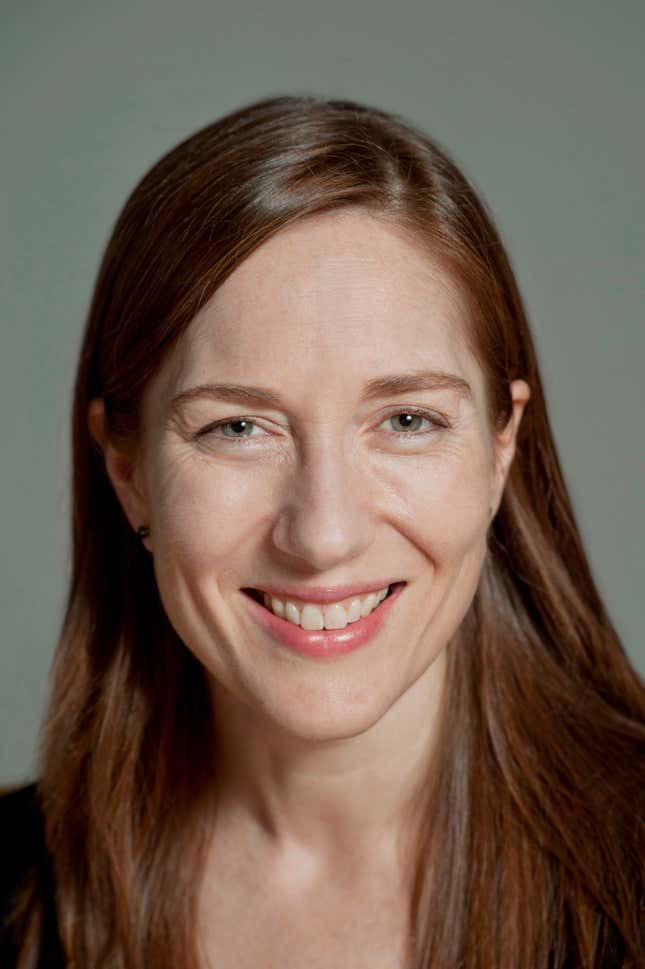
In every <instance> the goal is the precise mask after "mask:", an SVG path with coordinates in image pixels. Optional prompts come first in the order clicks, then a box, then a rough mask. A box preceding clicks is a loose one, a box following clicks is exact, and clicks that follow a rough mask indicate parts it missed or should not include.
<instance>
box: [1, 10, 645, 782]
mask: <svg viewBox="0 0 645 969" xmlns="http://www.w3.org/2000/svg"><path fill="white" fill-rule="evenodd" d="M0 36H1V37H2V40H1V41H0V54H1V56H0V91H2V100H3V107H2V152H1V155H0V166H2V178H1V181H0V185H1V186H2V189H1V191H2V228H1V230H0V232H1V235H0V244H1V246H2V250H1V258H0V274H1V276H2V296H1V299H2V305H1V313H2V316H1V324H0V325H1V326H2V343H1V347H2V351H1V354H0V360H1V368H2V372H1V382H0V388H1V391H0V392H1V394H2V401H1V404H2V411H1V420H2V433H3V442H2V475H1V478H0V489H1V490H0V499H1V507H2V543H1V546H0V555H1V562H0V568H1V570H2V575H1V583H0V589H1V595H2V622H3V634H2V635H3V638H2V647H1V649H0V782H2V783H9V782H12V781H17V780H20V779H22V778H23V777H24V778H26V777H29V776H31V774H32V773H33V770H34V754H35V744H36V735H37V729H38V724H39V720H40V717H41V714H42V709H43V703H44V699H45V691H46V683H47V674H48V669H49V665H50V662H51V659H52V654H53V651H54V647H55V642H56V637H57V635H58V631H59V628H60V623H61V619H62V613H63V605H64V597H65V593H66V586H67V577H68V567H69V531H70V524H69V522H70V487H71V482H70V434H69V425H70V408H71V395H72V385H73V378H74V370H75V365H76V357H77V353H78V348H79V343H80V338H81V332H82V327H83V323H84V318H85V314H86V311H87V308H88V302H89V298H90V293H91V289H92V285H93V282H94V277H95V274H96V271H97V268H98V264H99V260H100V257H101V254H102V250H103V247H104V245H105V243H106V241H107V237H108V234H109V232H110V230H111V227H112V225H113V223H114V220H115V218H116V215H117V213H118V211H119V210H120V208H121V206H122V205H123V203H124V201H125V199H126V196H127V195H128V194H129V192H130V191H131V189H132V188H133V187H134V184H135V182H136V181H138V180H139V178H140V177H141V176H142V175H143V173H144V172H145V171H146V170H147V169H148V168H149V167H150V166H151V165H152V164H153V163H154V162H155V161H156V160H157V159H158V158H159V157H160V156H161V155H162V154H164V153H165V152H166V151H167V150H168V149H169V148H171V147H172V146H173V145H175V144H176V143H177V142H178V141H179V140H180V139H183V138H184V137H186V136H188V135H189V134H191V133H192V132H194V131H195V130H196V129H197V128H199V127H202V126H203V125H205V124H207V123H209V122H211V121H213V120H214V119H215V118H217V117H219V116H221V115H223V114H225V113H227V112H229V111H230V110H232V109H234V108H237V107H240V106H242V105H244V104H247V103H249V102H250V101H254V100H257V99H259V98H264V97H268V96H270V95H277V94H319V95H323V96H325V97H343V98H353V99H355V100H359V101H364V102H366V103H368V104H371V105H374V106H377V107H382V108H385V109H386V110H390V111H393V112H395V113H399V114H402V115H403V116H404V117H406V118H408V119H409V120H410V121H412V122H413V123H415V124H417V125H419V126H420V127H422V128H423V129H424V130H425V131H426V132H428V133H429V134H430V135H431V136H432V137H435V138H436V139H437V140H438V141H439V142H440V143H442V144H443V145H445V146H446V147H447V148H448V150H449V151H450V152H451V154H452V155H453V156H454V157H455V159H456V161H457V163H458V164H459V165H460V166H461V167H462V169H463V170H464V172H465V173H466V174H467V175H468V176H469V177H470V178H471V179H472V180H473V181H474V183H475V185H476V187H477V188H478V189H479V191H480V193H481V194H482V195H483V198H484V200H485V202H486V203H487V204H488V206H489V208H490V209H491V210H492V213H493V215H494V217H495V218H496V220H497V224H498V226H499V229H500V231H501V234H502V238H503V239H504V241H505V243H506V245H507V247H508V249H509V252H510V256H511V259H512V262H513V266H514V268H515V271H516V274H517V277H518V281H519V284H520V288H521V290H522V293H523V295H524V298H525V300H526V304H527V309H528V313H529V317H530V320H531V324H532V327H533V332H534V336H535V341H536V345H537V351H538V355H539V360H540V364H541V368H542V374H543V379H544V384H545V391H546V395H547V403H548V405H549V413H550V417H551V421H552V424H553V428H554V433H555V436H556V440H557V443H558V447H559V451H560V456H561V459H562V464H563V468H564V473H565V476H566V480H567V484H568V487H569V489H570V492H571V496H572V500H573V502H574V508H575V511H576V514H577V517H578V522H579V525H580V527H581V529H582V533H583V538H584V540H585V542H586V547H587V552H588V554H589V557H590V560H591V566H592V569H593V573H594V576H595V579H596V581H597V583H598V586H599V588H600V592H601V594H602V595H603V597H604V599H605V602H606V605H607V608H608V611H609V614H610V616H611V617H612V619H613V621H614V623H615V625H616V627H617V629H618V632H619V634H620V635H621V637H622V638H623V642H624V644H625V648H626V649H627V651H628V653H629V655H630V657H631V658H632V660H633V662H634V664H635V665H636V666H637V667H638V669H639V671H640V672H641V674H643V673H645V643H644V637H643V628H642V627H643V594H644V589H645V583H644V581H643V580H644V578H645V569H644V567H643V559H644V551H643V549H644V547H645V520H644V519H645V516H644V514H643V493H644V485H645V469H644V463H643V462H644V459H643V454H644V451H645V448H644V437H645V435H644V434H643V422H644V420H645V417H644V411H645V408H644V406H643V404H644V393H643V384H644V382H645V376H644V372H645V360H644V354H643V345H644V343H645V327H644V321H643V315H644V313H643V307H644V306H645V292H644V279H645V272H644V266H645V234H644V231H643V226H644V225H645V191H644V188H643V159H644V158H645V126H644V124H643V117H644V116H645V4H643V3H642V0H615V2H614V3H612V4H607V3H605V2H600V0H564V2H563V0H557V2H556V0H541V2H539V3H538V2H536V0H497V2H495V3H491V2H486V0H445V2H442V3H435V2H433V0H416V2H411V0H397V2H395V3H382V2H381V3H379V2H378V0H327V2H326V3H325V4H313V3H303V2H302V0H271V2H269V3H261V2H259V0H255V2H253V3H251V2H249V0H235V2H232V0H224V2H215V0H211V2H204V0H202V2H197V0H184V2H183V3H181V4H179V3H177V2H176V0H172V2H170V0H163V2H160V0H138V2H137V0H134V2H133V0H128V2H127V3H126V2H125V0H110V2H109V3H101V4H99V3H98V2H97V0H94V2H93V3H92V2H88V0H67V2H65V0H61V2H59V3H56V4H52V3H49V2H45V0H13V2H8V0H4V2H3V3H2V7H1V14H0Z"/></svg>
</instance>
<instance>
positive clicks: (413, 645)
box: [115, 210, 528, 823]
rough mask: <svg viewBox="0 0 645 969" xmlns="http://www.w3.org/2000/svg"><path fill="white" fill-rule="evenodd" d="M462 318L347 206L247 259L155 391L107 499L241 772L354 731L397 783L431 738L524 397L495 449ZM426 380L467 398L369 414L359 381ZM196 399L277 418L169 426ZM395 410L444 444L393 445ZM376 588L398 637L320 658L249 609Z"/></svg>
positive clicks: (225, 413) (523, 392)
mask: <svg viewBox="0 0 645 969" xmlns="http://www.w3.org/2000/svg"><path fill="white" fill-rule="evenodd" d="M465 320H466V309H465V306H464V305H463V304H462V302H461V300H460V297H459V293H458V292H457V291H456V290H455V289H454V288H453V284H452V282H451V280H450V279H448V278H447V277H446V276H445V274H444V273H443V272H442V271H441V270H440V269H439V268H438V267H436V266H435V265H433V264H432V263H431V262H430V261H429V259H428V256H427V255H426V254H424V253H423V252H422V251H421V250H420V249H419V248H417V247H416V246H415V245H414V244H413V243H412V242H411V241H410V240H409V239H408V238H406V237H405V236H404V235H403V234H402V233H400V232H399V231H398V230H396V229H394V228H393V227H390V226H386V225H384V224H383V223H380V222H378V221H376V220H375V219H373V218H372V217H371V216H369V215H368V214H367V213H365V212H361V211H360V210H358V211H354V210H347V211H345V212H335V213H329V214H325V215H322V216H315V217H312V218H308V219H305V220H302V221H300V222H298V223H296V224H294V225H293V226H290V227H289V228H287V229H286V230H283V231H282V232H280V233H278V234H277V235H276V236H274V237H273V238H271V239H270V240H268V241H267V242H266V243H264V244H263V245H262V246H261V247H260V248H259V249H258V250H256V251H255V252H254V253H253V254H252V255H251V256H250V257H248V258H247V259H246V261H245V262H244V263H243V264H242V265H241V266H239V267H238V268H237V269H236V271H235V272H234V273H233V274H232V275H231V276H230V277H229V278H228V279H227V280H226V282H225V283H224V284H223V286H222V287H221V288H220V289H219V291H218V292H217V293H216V294H215V295H214V297H213V298H212V299H211V301H210V302H209V303H208V305H207V306H206V307H204V309H203V310H202V311H201V313H200V314H199V315H198V317H197V318H196V319H195V320H194V321H193V323H192V324H191V326H190V328H189V330H188V331H187V333H186V334H185V336H184V338H183V340H182V341H181V343H180V344H179V345H178V346H177V347H176V348H175V349H174V350H173V352H172V353H171V355H170V357H169V358H168V359H167V360H166V362H165V364H164V366H163V368H162V370H161V371H160V372H159V373H158V374H157V375H156V376H155V378H154V380H153V381H152V383H151V384H150V385H149V387H148V388H147V391H146V395H145V399H144V419H145V428H146V448H145V451H144V452H142V457H141V460H140V462H139V465H138V466H137V468H136V474H135V477H134V479H133V482H132V483H131V484H130V483H127V482H123V481H116V480H115V487H116V488H117V491H118V493H119V496H120V497H121V500H122V503H123V506H124V509H125V510H126V513H127V514H128V516H129V518H130V521H131V522H132V525H133V527H134V528H136V527H137V526H138V524H140V523H141V522H147V523H149V525H150V528H151V534H150V537H149V539H147V540H146V545H147V547H148V548H149V550H150V552H151V553H152V555H153V562H154V570H155V575H156V579H157V582H158V585H159V590H160V594H161V598H162V601H163V604H164V607H165V609H166V611H167V613H168V616H169V618H170V621H171V622H172V624H173V625H174V627H175V628H176V630H177V631H178V633H179V635H180V636H181V638H182V639H183V641H184V643H185V644H186V646H187V647H188V648H189V649H190V650H192V652H193V653H194V654H195V656H196V657H197V658H198V659H199V660H200V661H201V662H202V663H203V665H204V667H205V668H206V670H207V671H208V672H209V674H210V676H211V682H212V685H213V690H214V694H215V698H216V715H218V714H217V711H219V721H218V722H219V729H220V731H221V733H222V736H223V737H224V736H229V732H230V737H231V738H236V739H235V741H234V742H235V743H241V741H240V737H243V744H244V753H245V756H248V757H249V758H251V756H252V751H254V750H256V749H259V748H260V747H262V745H263V744H267V743H268V742H269V738H271V742H272V743H273V744H274V745H275V749H278V748H279V749H280V750H281V751H282V752H286V751H289V750H291V751H294V750H297V751H299V752H301V751H302V745H303V743H304V744H309V745H312V744H313V743H314V742H315V743H316V744H317V745H320V744H321V743H322V742H323V741H338V740H341V739H342V738H357V737H358V735H361V737H360V739H361V745H360V747H357V749H356V752H355V755H352V756H355V758H356V759H355V761H352V763H355V764H363V763H365V762H366V761H367V762H371V763H374V764H377V765H383V764H385V762H386V761H387V762H388V764H389V766H388V771H389V772H390V774H394V775H395V776H398V774H397V771H398V772H400V774H401V775H402V774H403V773H405V771H406V770H407V769H408V768H409V767H410V763H408V761H407V760H406V757H405V756H402V753H401V752H402V751H406V750H417V749H418V747H419V744H420V742H421V740H420V738H422V739H425V740H427V739H428V736H429V731H430V730H431V728H432V713H433V711H436V709H437V708H438V702H439V696H440V689H441V685H442V682H443V677H444V673H445V665H446V663H445V659H446V646H447V644H448V643H449V641H450V640H451V638H452V637H453V635H454V634H455V632H456V631H457V629H458V628H459V625H460V623H461V621H462V619H463V617H464V615H465V613H466V611H467V609H468V607H469V605H470V603H471V601H472V598H473V596H474V593H475V590H476V588H477V584H478V580H479V575H480V571H481V567H482V563H483V559H484V555H485V548H486V532H487V528H488V525H489V522H490V515H489V509H490V508H491V506H492V508H493V511H495V510H496V508H497V506H498V504H499V501H500V500H501V494H502V490H503V485H504V482H505V478H506V474H507V472H508V467H509V465H510V462H511V460H512V457H513V453H514V442H515V435H516V431H517V425H518V424H519V420H520V418H521V413H522V409H523V406H524V404H525V402H526V399H527V398H528V388H527V386H526V384H525V383H524V382H523V381H515V382H514V385H513V386H512V392H513V396H514V398H515V408H514V414H513V417H512V418H511V421H510V422H509V428H507V430H506V431H505V432H504V434H503V435H500V436H499V437H498V438H497V439H493V438H492V437H491V431H490V429H489V427H488V425H487V421H486V413H485V407H484V401H485V393H484V383H483V376H482V373H481V371H480V369H479V367H478V365H477V363H476V362H475V360H474V359H473V358H472V357H471V356H470V354H469V352H468V350H467V348H466V343H465V336H464V334H465V330H464V325H465ZM420 368H428V369H441V370H445V371H449V372H452V373H456V374H458V375H460V376H462V377H464V378H465V379H466V380H468V382H469V383H470V385H471V387H472V391H473V399H472V401H469V400H460V399H459V397H458V396H457V394H456V393H455V392H454V391H452V390H432V391H429V390H423V391H414V392H412V393H410V392H407V393H405V394H402V395H397V396H392V397H388V398H383V399H380V400H377V401H371V402H369V403H366V402H361V390H362V387H363V385H364V383H365V382H366V381H367V380H369V379H371V378H373V377H378V376H383V375H386V374H392V373H403V372H406V371H409V370H412V369H420ZM206 381H210V382H224V381H226V382H235V383H242V384H254V385H255V384H259V385H262V386H268V387H271V388H272V389H273V390H275V391H276V392H278V393H279V394H280V395H281V397H282V399H283V401H284V406H283V407H281V408H276V407H266V406H265V407H258V406H257V405H252V406H249V405H248V404H243V403H239V404H238V403H231V402H221V401H213V400H209V399H201V400H199V401H195V402H191V403H190V404H187V405H185V407H184V408H183V410H182V411H181V415H180V416H178V417H172V416H170V415H169V413H168V401H169V400H170V399H171V398H172V397H173V396H174V395H175V394H177V393H178V392H179V391H180V390H182V391H183V390H185V389H187V388H191V387H194V386H196V385H197V384H200V383H202V382H206ZM406 406H409V407H415V406H416V407H421V408H425V409H427V410H428V411H430V412H432V413H435V414H437V415H438V416H439V417H443V418H445V419H446V420H447V421H448V422H449V424H450V425H451V426H450V427H449V428H446V429H442V428H435V429H434V430H433V431H432V432H431V433H428V434H422V435H421V434H419V435H418V436H417V437H412V435H411V434H410V435H409V437H408V439H406V440H402V438H403V435H404V433H405V432H404V431H401V430H399V431H398V432H397V430H396V429H395V428H393V427H392V425H393V424H394V423H395V422H394V421H388V419H387V418H388V417H393V416H394V415H395V414H397V413H399V414H401V413H406ZM241 417H245V418H247V419H249V420H252V421H253V422H254V423H255V424H256V425H257V426H256V427H255V428H254V430H253V432H252V433H253V437H252V438H249V439H248V441H247V442H246V443H238V442H233V441H230V440H228V439H225V438H223V437H222V436H221V429H220V431H218V432H217V435H215V434H212V433H211V434H208V435H204V436H202V437H201V438H199V439H196V438H195V435H196V434H197V432H198V431H200V430H201V429H202V428H205V427H206V426H207V425H208V424H210V423H212V422H214V421H218V420H228V421H234V420H236V419H240V418H241ZM416 423H417V425H418V423H419V422H416ZM423 429H428V426H427V425H426V424H424V427H423ZM229 433H230V432H229ZM495 459H496V460H495ZM380 579H385V580H397V579H400V580H405V581H406V582H407V583H408V585H407V588H406V589H405V591H404V593H403V595H402V596H401V597H400V599H399V602H398V604H397V606H396V607H395V609H394V610H393V612H392V615H391V618H390V621H389V622H388V623H387V624H386V626H385V628H384V629H383V630H382V632H381V633H380V634H379V637H378V640H375V641H373V642H371V643H369V644H368V645H367V646H364V647H362V648H361V649H359V650H357V651H356V652H354V653H350V654H348V655H346V656H342V657H338V658H336V659H335V660H333V661H331V662H330V661H322V662H321V661H320V660H312V659H307V658H304V657H300V656H298V655H295V654H292V653H290V652H288V651H287V650H286V649H282V648H280V647H279V646H277V644H276V643H275V642H274V641H273V640H271V639H270V638H269V637H268V635H267V634H266V633H264V631H263V630H262V629H261V628H260V627H259V626H258V625H257V623H256V622H255V620H254V619H253V618H252V616H251V614H250V613H249V610H248V609H247V604H246V602H245V600H244V597H243V595H242V593H241V592H240V588H241V587H245V586H254V587H255V586H261V585H262V584H268V583H274V584H279V583H285V584H289V583H309V584H311V585H325V584H329V585H335V584H341V583H349V582H361V581H365V580H380ZM232 742H233V741H232ZM224 746H225V745H224ZM318 749H320V750H322V748H321V747H320V746H319V747H318ZM330 749H331V748H330ZM330 756H331V755H330ZM334 756H336V755H334ZM334 764H335V762H334V761H332V760H330V761H329V762H328V769H329V774H331V773H333V770H334ZM318 768H321V762H318ZM326 769H327V768H326V767H324V766H323V767H322V768H321V770H322V773H324V772H325V770H326ZM361 777H362V778H363V780H364V776H363V775H361ZM394 787H396V782H395V784H394ZM377 790H379V786H378V782H377V781H376V779H374V781H373V784H372V786H371V787H370V785H369V784H367V785H366V786H365V787H364V790H362V791H361V793H360V794H359V791H358V790H356V791H354V792H350V796H353V797H354V798H355V800H361V797H362V801H363V802H364V803H362V809H363V810H364V812H365V811H369V810H370V805H369V803H368V798H369V797H372V804H375V803H376V801H374V799H373V794H374V792H375V791H377ZM330 803H331V802H330ZM345 808H347V811H348V812H349V801H348V802H347V803H346V804H345ZM299 810H300V811H303V808H302V801H300V802H299ZM294 813H295V814H296V818H297V813H296V812H294ZM294 823H297V820H296V821H295V822H294Z"/></svg>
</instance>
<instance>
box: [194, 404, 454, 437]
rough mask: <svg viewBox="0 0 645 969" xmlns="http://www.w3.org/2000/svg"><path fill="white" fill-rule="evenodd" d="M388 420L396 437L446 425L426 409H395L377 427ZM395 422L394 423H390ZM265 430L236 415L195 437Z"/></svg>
mask: <svg viewBox="0 0 645 969" xmlns="http://www.w3.org/2000/svg"><path fill="white" fill-rule="evenodd" d="M388 421H389V422H390V428H391V429H392V430H394V433H395V435H396V436H398V437H420V436H422V435H423V434H428V433H430V432H431V431H436V430H440V429H441V428H445V427H447V426H448V425H447V423H446V422H445V421H444V420H442V419H440V418H439V417H437V415H435V414H431V413H430V412H428V411H417V410H402V411H397V412H395V413H394V414H390V415H389V417H386V418H385V419H384V420H383V421H382V422H381V424H379V427H381V426H382V425H383V424H384V423H386V422H388ZM423 421H425V422H426V425H429V427H426V428H425V429H422V425H423ZM392 422H395V423H392ZM227 428H231V430H232V431H233V433H232V434H227V433H225V431H226V429H227ZM253 428H258V430H261V431H262V434H261V435H258V434H252V431H253ZM216 431H219V432H220V433H219V434H216V435H215V432H216ZM265 433H266V432H265V431H264V430H263V429H262V428H261V427H260V426H259V424H256V422H255V421H252V420H249V418H247V417H238V418H235V419H234V420H228V421H216V422H215V423H214V424H209V425H208V426H207V427H204V428H202V430H201V431H199V432H198V433H197V437H204V436H206V435H215V436H217V437H219V438H220V439H221V438H223V439H224V440H227V441H246V440H248V439H249V438H251V437H258V436H260V437H261V436H262V435H263V434H265Z"/></svg>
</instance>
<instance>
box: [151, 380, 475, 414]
mask: <svg viewBox="0 0 645 969" xmlns="http://www.w3.org/2000/svg"><path fill="white" fill-rule="evenodd" d="M416 390H452V391H455V392H456V393H457V394H458V395H459V397H460V398H464V399H472V388H471V386H470V384H469V383H468V381H467V380H464V378H463V377H460V376H458V375H457V374H455V373H447V372H446V371H444V370H412V371H407V372H406V373H399V374H389V375H387V376H384V377H374V378H373V379H372V380H368V382H367V383H366V384H365V387H364V389H363V394H362V399H363V400H369V401H372V400H376V399H378V398H379V397H388V396H391V395H394V394H405V393H409V392H411V391H416ZM202 397H208V398H210V399H213V400H230V401H241V402H243V403H246V404H265V405H266V404H270V405H271V406H272V407H282V406H283V404H284V402H283V400H282V398H281V397H280V395H279V394H278V393H276V392H275V391H273V390H270V389H269V388H268V387H257V386H249V385H246V384H228V383H227V384H213V383H207V384H199V385H198V386H197V387H191V388H190V389H188V390H183V391H182V392H181V393H179V394H177V395H176V396H175V397H173V399H172V401H171V402H170V406H171V409H172V410H173V411H175V410H177V409H178V408H180V407H181V406H182V405H183V404H186V403H188V402H189V401H193V400H198V399H200V398H202Z"/></svg>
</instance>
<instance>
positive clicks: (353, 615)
mask: <svg viewBox="0 0 645 969" xmlns="http://www.w3.org/2000/svg"><path fill="white" fill-rule="evenodd" d="M388 589H389V586H386V587H385V588H384V589H380V590H379V591H378V592H370V593H369V595H366V596H356V598H355V599H351V600H349V602H348V604H347V607H345V606H343V605H341V603H340V602H333V603H331V604H330V605H328V606H323V607H322V608H320V606H315V605H313V604H312V603H309V602H308V603H306V605H304V606H301V607H298V606H297V605H296V604H295V603H294V602H290V601H289V600H288V599H287V600H284V599H278V598H277V597H276V596H270V595H269V594H268V593H267V592H265V593H264V605H265V606H266V607H267V609H270V610H271V612H273V613H275V615H276V616H280V618H281V619H286V620H287V622H291V623H293V624H294V626H301V627H302V628H303V629H344V628H345V626H346V625H347V624H348V623H352V622H356V621H357V620H358V619H362V618H363V617H364V616H368V615H369V614H370V612H372V611H373V610H374V609H376V607H377V606H378V605H379V603H381V602H382V601H383V599H385V597H386V595H387V593H388Z"/></svg>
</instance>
